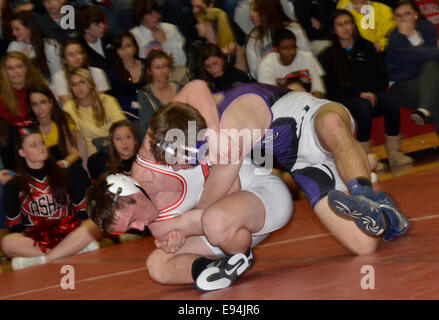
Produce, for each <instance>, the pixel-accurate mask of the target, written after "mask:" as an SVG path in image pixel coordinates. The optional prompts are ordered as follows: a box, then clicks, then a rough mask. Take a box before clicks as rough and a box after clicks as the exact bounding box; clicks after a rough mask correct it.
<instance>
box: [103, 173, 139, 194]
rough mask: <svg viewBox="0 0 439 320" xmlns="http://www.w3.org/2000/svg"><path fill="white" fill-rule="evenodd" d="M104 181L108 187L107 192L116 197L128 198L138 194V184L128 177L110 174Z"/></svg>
mask: <svg viewBox="0 0 439 320" xmlns="http://www.w3.org/2000/svg"><path fill="white" fill-rule="evenodd" d="M106 180H107V183H108V185H110V186H109V188H108V190H109V191H110V192H111V193H114V194H116V195H117V196H130V195H132V194H136V193H137V192H140V189H139V188H140V185H139V183H138V182H137V181H136V180H135V179H133V178H132V177H130V176H127V175H124V174H120V173H116V174H110V175H109V176H108V177H107V178H106ZM119 189H120V191H119Z"/></svg>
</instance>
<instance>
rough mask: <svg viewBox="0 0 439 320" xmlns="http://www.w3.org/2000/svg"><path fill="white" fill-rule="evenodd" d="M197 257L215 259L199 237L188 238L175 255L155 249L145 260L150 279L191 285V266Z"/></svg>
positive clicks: (163, 282) (165, 282) (164, 282)
mask: <svg viewBox="0 0 439 320" xmlns="http://www.w3.org/2000/svg"><path fill="white" fill-rule="evenodd" d="M199 257H208V258H211V259H216V257H215V255H214V253H213V251H212V249H210V248H209V246H208V245H207V244H206V242H205V241H204V240H203V239H202V238H201V237H200V236H194V237H189V238H187V239H186V242H185V244H184V245H183V247H181V248H180V250H179V251H178V252H177V253H175V254H169V253H166V252H165V251H163V250H161V249H155V250H154V251H153V252H152V253H151V254H150V255H149V256H148V258H147V260H146V267H147V269H148V273H149V275H150V276H151V278H152V279H153V280H155V281H157V282H159V283H162V284H188V283H193V282H194V279H193V278H192V265H193V263H194V261H195V260H196V259H197V258H199Z"/></svg>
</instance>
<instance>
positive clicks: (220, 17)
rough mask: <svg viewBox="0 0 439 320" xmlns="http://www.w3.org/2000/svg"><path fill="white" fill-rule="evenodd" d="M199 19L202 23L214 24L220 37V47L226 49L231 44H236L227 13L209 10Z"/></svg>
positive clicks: (219, 10) (214, 9) (215, 9)
mask: <svg viewBox="0 0 439 320" xmlns="http://www.w3.org/2000/svg"><path fill="white" fill-rule="evenodd" d="M198 19H199V21H200V22H210V23H212V25H213V27H214V29H215V31H216V34H217V37H218V43H217V45H218V47H220V48H224V47H226V46H227V45H228V44H229V43H231V42H236V37H235V34H234V33H233V30H232V27H231V25H230V20H229V16H228V15H227V13H226V12H225V11H223V10H221V9H218V8H207V9H205V10H204V11H203V12H202V13H201V14H200V15H199V17H198Z"/></svg>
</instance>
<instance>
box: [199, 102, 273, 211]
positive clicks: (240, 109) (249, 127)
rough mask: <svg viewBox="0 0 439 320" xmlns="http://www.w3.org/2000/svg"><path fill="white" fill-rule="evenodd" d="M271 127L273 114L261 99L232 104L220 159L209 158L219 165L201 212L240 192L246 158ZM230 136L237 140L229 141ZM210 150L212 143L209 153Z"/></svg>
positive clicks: (224, 123) (223, 124) (211, 175)
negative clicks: (239, 186) (236, 191)
mask: <svg viewBox="0 0 439 320" xmlns="http://www.w3.org/2000/svg"><path fill="white" fill-rule="evenodd" d="M270 124H271V113H270V110H269V109H268V107H267V104H266V102H265V101H264V100H263V99H262V98H261V97H259V96H257V95H255V94H246V95H243V96H241V97H239V98H237V99H235V100H234V101H233V102H232V103H231V104H230V106H229V107H228V108H227V110H226V111H225V112H224V114H223V116H222V118H221V122H220V128H221V130H223V131H222V134H221V136H220V137H219V141H218V145H219V146H220V147H219V148H220V151H219V153H220V155H219V156H218V155H217V156H216V157H215V156H213V155H211V154H210V155H209V158H210V159H211V161H216V163H218V162H219V164H216V165H214V166H213V167H212V169H211V171H210V173H209V178H208V179H207V181H206V186H205V188H204V191H203V194H202V196H201V199H200V202H199V204H198V206H197V208H199V209H204V208H207V207H208V206H210V205H211V204H212V203H214V202H215V201H217V200H219V199H221V198H223V197H224V196H225V195H226V194H227V193H228V192H229V191H230V190H231V189H232V188H236V185H237V179H238V174H239V169H240V167H241V165H242V162H243V158H244V157H245V156H246V155H247V154H249V153H250V151H251V149H252V148H253V146H254V145H255V144H256V143H257V142H259V141H260V140H261V138H262V137H263V136H264V134H265V131H266V129H268V128H269V127H270ZM223 133H224V134H223ZM227 135H230V136H233V138H230V139H229V140H226V139H225V137H227ZM236 135H237V136H238V137H237V136H236ZM210 148H211V143H209V153H210V152H211V149H210Z"/></svg>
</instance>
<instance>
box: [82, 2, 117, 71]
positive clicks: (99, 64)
mask: <svg viewBox="0 0 439 320" xmlns="http://www.w3.org/2000/svg"><path fill="white" fill-rule="evenodd" d="M104 21H105V15H104V13H103V12H102V11H101V9H99V8H98V7H95V6H85V7H84V8H82V9H81V10H79V12H78V15H77V17H76V24H77V31H78V33H79V36H78V40H79V42H80V43H81V44H82V46H83V47H84V49H85V52H86V53H87V56H88V60H89V63H90V66H92V67H95V68H100V69H103V70H108V69H109V68H110V65H109V61H108V57H109V53H108V50H109V48H110V45H111V43H110V39H111V37H112V36H111V35H110V34H105V25H104Z"/></svg>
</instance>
